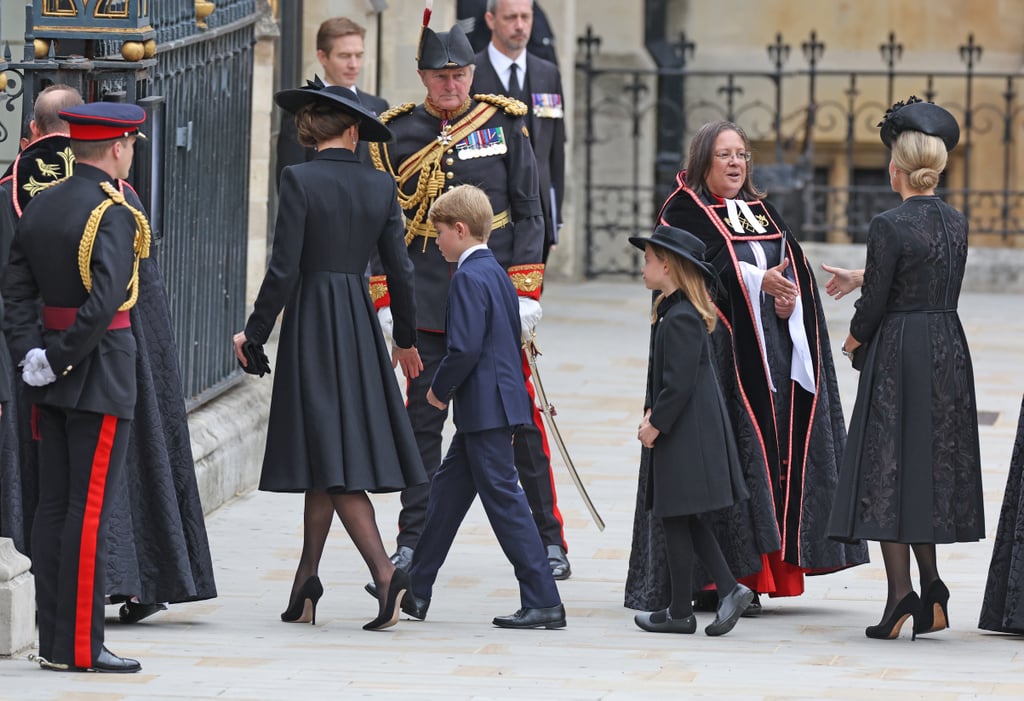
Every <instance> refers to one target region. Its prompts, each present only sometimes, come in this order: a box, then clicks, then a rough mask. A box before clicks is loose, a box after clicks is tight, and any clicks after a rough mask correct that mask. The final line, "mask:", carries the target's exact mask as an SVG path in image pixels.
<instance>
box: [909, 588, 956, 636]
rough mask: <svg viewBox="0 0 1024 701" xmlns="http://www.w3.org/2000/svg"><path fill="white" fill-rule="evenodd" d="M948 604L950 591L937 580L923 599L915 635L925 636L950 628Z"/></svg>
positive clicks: (916, 622)
mask: <svg viewBox="0 0 1024 701" xmlns="http://www.w3.org/2000/svg"><path fill="white" fill-rule="evenodd" d="M948 603H949V589H947V588H946V585H945V584H943V583H942V580H941V579H936V580H935V581H934V582H932V583H931V584H929V585H928V589H927V590H926V591H925V592H924V596H922V597H921V616H920V617H919V618H915V619H914V633H915V634H917V635H924V634H925V633H935V632H937V631H940V630H943V629H945V628H949V611H948V610H947V609H946V605H947V604H948Z"/></svg>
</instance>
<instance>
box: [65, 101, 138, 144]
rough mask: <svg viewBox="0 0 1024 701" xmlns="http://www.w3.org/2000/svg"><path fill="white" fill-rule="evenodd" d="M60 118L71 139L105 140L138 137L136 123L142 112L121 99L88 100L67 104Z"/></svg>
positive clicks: (136, 106)
mask: <svg viewBox="0 0 1024 701" xmlns="http://www.w3.org/2000/svg"><path fill="white" fill-rule="evenodd" d="M60 117H61V119H63V120H64V121H66V122H67V123H68V125H69V127H70V135H71V140H72V141H109V140H110V139H120V138H123V137H125V136H132V135H136V136H140V137H142V136H143V135H142V134H141V133H139V125H141V124H142V123H143V122H145V121H146V112H145V111H144V110H143V109H142V108H141V107H139V106H138V105H130V104H125V103H122V102H90V103H87V104H84V105H78V106H76V107H69V108H68V109H66V110H63V111H61V112H60Z"/></svg>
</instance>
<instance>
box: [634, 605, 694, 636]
mask: <svg viewBox="0 0 1024 701" xmlns="http://www.w3.org/2000/svg"><path fill="white" fill-rule="evenodd" d="M663 613H664V614H665V620H664V621H660V622H655V621H652V620H651V617H652V616H653V615H654V614H653V613H638V614H637V615H635V616H633V622H634V623H636V624H637V626H639V627H640V628H642V629H643V630H646V631H647V632H648V633H693V632H695V631H696V630H697V617H696V616H694V615H693V614H692V613H691V614H690V615H689V616H687V617H686V618H682V619H676V618H672V613H671V612H670V611H669V610H668V609H665V611H664V612H663Z"/></svg>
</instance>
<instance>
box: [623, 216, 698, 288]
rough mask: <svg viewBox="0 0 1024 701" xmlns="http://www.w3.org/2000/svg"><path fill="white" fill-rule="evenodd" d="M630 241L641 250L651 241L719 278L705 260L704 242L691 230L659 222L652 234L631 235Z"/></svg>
mask: <svg viewBox="0 0 1024 701" xmlns="http://www.w3.org/2000/svg"><path fill="white" fill-rule="evenodd" d="M629 242H630V243H631V244H633V245H634V246H636V247H637V248H639V249H641V250H642V249H644V248H647V244H649V243H653V244H654V245H656V246H661V247H662V248H664V249H667V250H669V251H672V252H673V253H675V254H677V255H679V256H682V257H683V258H685V259H686V260H688V261H690V262H691V263H693V264H694V265H696V266H697V269H698V270H700V271H701V272H702V273H704V275H705V276H707V277H708V278H709V279H711V280H717V279H718V275H717V274H716V273H715V269H714V268H712V267H711V266H710V265H709V264H708V263H707V261H705V260H704V252H705V250H706V247H705V246H704V242H703V241H701V240H700V239H699V238H697V237H696V236H694V235H693V234H691V233H690V232H689V231H684V230H682V229H677V228H676V227H674V226H665V225H664V224H659V225H658V226H656V227H655V228H654V232H653V233H652V234H651V235H650V236H630V237H629Z"/></svg>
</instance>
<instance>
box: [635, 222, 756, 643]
mask: <svg viewBox="0 0 1024 701" xmlns="http://www.w3.org/2000/svg"><path fill="white" fill-rule="evenodd" d="M630 243H632V244H633V245H634V246H636V247H638V248H643V249H645V250H644V258H645V263H644V268H643V276H644V283H645V284H646V285H647V288H648V289H650V290H657V291H659V292H660V294H659V296H658V298H657V299H656V300H655V301H654V310H655V311H654V316H653V318H652V323H653V329H652V330H651V351H650V362H649V366H648V372H647V398H646V399H645V401H644V418H643V421H642V422H641V424H640V427H639V432H638V434H637V438H639V439H640V442H641V443H642V444H643V446H644V452H645V453H647V455H646V457H647V459H648V463H649V465H650V479H649V480H648V481H647V485H646V486H647V489H646V495H645V507H646V509H648V510H650V512H651V515H652V516H653V517H655V518H658V519H659V520H660V521H661V524H662V528H663V531H664V534H665V554H667V561H668V570H669V573H670V579H671V586H672V601H671V603H670V605H669V606H668V608H667V609H665V610H662V611H654V612H651V613H639V614H637V615H636V617H635V618H634V620H635V622H636V624H637V626H639V627H640V628H642V629H643V630H646V631H650V632H653V633H693V632H694V631H695V630H696V628H697V619H696V617H695V616H694V615H693V605H692V600H693V590H692V581H693V565H694V561H695V559H696V558H697V557H699V558H700V560H701V562H702V563H703V565H704V567H706V568H707V570H708V571H709V572H710V573H711V577H712V579H713V580H714V582H715V588H716V590H717V592H718V597H719V603H718V607H717V615H716V617H715V620H714V621H713V622H712V623H711V624H710V625H708V626H707V628H705V629H704V632H705V633H707V634H708V635H724V634H725V633H728V632H729V631H730V630H732V627H733V626H734V625H736V621H737V620H739V617H740V615H741V614H742V613H743V612H744V611H745V610H746V608H747V606H748V605H749V604H750V602H751V601H752V600H753V598H754V593H753V592H752V591H751V590H750V589H749V588H747V587H745V586H744V585H742V584H740V583H738V582H737V581H736V578H735V577H734V576H733V575H732V572H731V571H730V570H729V565H728V564H727V563H726V561H725V557H724V556H723V555H722V550H721V548H720V547H719V545H718V541H717V540H716V538H715V535H714V533H713V532H712V531H711V528H710V527H709V526H708V524H706V523H705V522H704V521H703V520H702V519H701V518H700V515H701V514H706V513H708V512H711V511H716V510H718V509H724V508H726V507H729V506H732V505H733V504H735V503H736V502H737V501H741V500H743V499H746V498H747V497H748V496H749V494H748V492H747V488H746V486H745V484H744V482H743V471H742V467H741V464H740V459H739V455H738V454H737V452H736V440H735V438H734V437H733V434H732V428H731V425H730V421H729V413H728V411H727V410H726V407H725V399H724V398H723V396H722V390H721V389H720V388H719V385H718V378H717V377H716V374H715V364H714V361H713V358H714V355H713V353H712V350H711V340H710V335H709V334H710V332H711V330H712V329H714V327H715V322H716V315H715V311H714V306H713V305H712V303H711V300H710V298H709V297H708V292H707V288H706V287H705V283H704V278H703V276H708V277H712V278H713V277H714V272H713V270H712V269H711V267H710V266H708V265H707V264H706V263H704V244H703V243H701V241H700V240H699V239H698V238H697V237H696V236H694V235H693V234H690V233H689V232H686V231H683V230H682V229H676V228H674V227H670V226H659V227H657V228H656V229H655V230H654V233H653V234H652V235H651V236H650V237H649V238H648V237H639V236H634V237H632V238H630ZM638 511H639V510H638ZM638 516H639V514H638Z"/></svg>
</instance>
